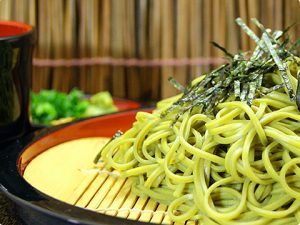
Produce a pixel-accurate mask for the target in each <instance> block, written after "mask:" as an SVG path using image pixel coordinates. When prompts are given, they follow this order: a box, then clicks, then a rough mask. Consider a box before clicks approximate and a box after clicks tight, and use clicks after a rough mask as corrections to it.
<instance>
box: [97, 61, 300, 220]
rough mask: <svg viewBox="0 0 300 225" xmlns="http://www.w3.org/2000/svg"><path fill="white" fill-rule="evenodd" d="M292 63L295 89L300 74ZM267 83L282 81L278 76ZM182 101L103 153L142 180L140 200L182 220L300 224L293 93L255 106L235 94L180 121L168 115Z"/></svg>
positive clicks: (150, 116)
mask: <svg viewBox="0 0 300 225" xmlns="http://www.w3.org/2000/svg"><path fill="white" fill-rule="evenodd" d="M296 61H297V62H299V58H297V60H296ZM286 63H287V65H288V68H287V70H288V71H289V74H290V75H291V76H290V78H289V79H290V82H291V84H292V87H294V89H295V87H297V82H298V81H297V78H296V77H297V74H298V73H299V71H300V68H299V66H298V65H297V63H295V62H294V61H293V62H292V63H289V61H287V62H286ZM266 77H268V82H272V84H273V85H276V84H281V83H282V77H281V75H280V72H279V71H278V70H274V71H273V72H271V73H269V74H266ZM195 82H197V81H195ZM195 82H194V83H195ZM261 89H264V83H263V84H262V87H261ZM294 91H295V90H294ZM179 98H180V95H179V96H175V97H173V98H169V99H166V100H163V101H161V102H159V103H158V104H157V108H156V109H155V110H154V111H153V113H146V112H139V113H137V115H136V122H135V123H134V124H133V126H132V128H131V129H129V130H128V131H127V132H125V133H124V134H123V135H122V136H121V137H118V138H115V139H114V140H112V141H111V142H109V143H108V144H107V145H106V146H105V147H104V149H102V152H101V160H102V161H103V162H104V163H105V167H106V168H107V169H108V170H117V171H119V172H120V174H121V176H123V177H129V178H130V179H134V185H133V187H132V190H133V191H134V193H136V194H137V195H139V196H149V197H150V198H151V199H153V200H156V201H158V202H160V203H163V204H166V205H168V215H169V216H170V218H171V220H172V221H175V222H177V221H179V222H184V221H188V220H192V221H198V222H199V224H205V225H212V224H222V225H226V224H228V225H234V224H238V225H246V224H247V225H260V224H272V225H275V224H278V225H279V224H285V225H288V224H299V223H300V168H299V167H298V165H300V113H299V110H298V108H297V105H296V103H295V102H294V101H291V100H290V98H289V95H288V93H287V90H286V88H281V89H278V90H276V91H273V92H271V93H269V94H266V95H264V96H262V97H259V98H255V99H254V100H253V102H252V104H251V106H250V105H248V104H247V103H245V102H242V101H238V100H235V99H234V97H232V96H231V97H230V98H228V100H227V101H225V102H223V103H220V104H218V105H217V106H216V108H215V110H214V113H213V114H212V115H206V114H203V113H201V110H199V109H198V108H197V107H194V108H192V109H191V110H188V111H186V112H185V113H184V114H183V115H182V116H180V117H179V119H178V120H175V118H176V116H177V114H178V111H177V110H174V111H171V112H170V113H168V114H167V115H166V116H164V117H162V116H161V114H162V112H164V111H165V110H166V109H168V108H169V107H170V106H171V105H172V103H173V102H175V101H176V100H177V99H179ZM229 99H230V100H229ZM174 121H176V123H175V124H173V123H174Z"/></svg>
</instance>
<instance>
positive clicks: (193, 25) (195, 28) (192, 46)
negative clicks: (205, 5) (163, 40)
mask: <svg viewBox="0 0 300 225" xmlns="http://www.w3.org/2000/svg"><path fill="white" fill-rule="evenodd" d="M200 27H201V1H199V0H191V1H190V35H189V46H188V48H189V50H190V57H191V58H196V57H198V56H199V55H201V41H202V29H199V28H200ZM199 75H201V66H192V67H191V70H190V79H193V78H195V77H196V76H199Z"/></svg>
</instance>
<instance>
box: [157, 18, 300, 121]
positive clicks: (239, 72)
mask: <svg viewBox="0 0 300 225" xmlns="http://www.w3.org/2000/svg"><path fill="white" fill-rule="evenodd" d="M236 22H237V24H238V25H239V26H240V27H241V28H242V30H244V31H245V32H246V33H247V34H248V35H249V36H250V38H251V39H253V40H254V41H255V42H256V44H257V46H256V48H255V50H254V51H253V53H252V55H250V57H249V53H248V52H240V53H238V54H235V55H233V54H231V53H229V52H228V51H227V50H226V49H225V48H223V47H222V46H220V45H219V44H217V43H215V42H213V45H214V46H215V47H217V48H219V49H220V50H222V51H223V52H224V53H225V55H226V56H228V58H229V60H230V62H229V63H227V64H224V65H222V66H220V67H219V68H217V69H215V70H214V71H212V72H210V73H207V74H205V77H204V78H203V79H202V80H201V81H199V82H197V83H196V84H194V85H192V86H189V87H187V88H183V87H181V86H179V85H178V84H177V83H173V84H175V86H177V89H179V90H181V91H182V92H183V95H182V97H181V98H179V99H178V100H177V101H176V102H174V103H173V104H172V105H171V106H170V107H169V108H168V109H167V110H165V111H164V112H162V113H161V117H162V118H163V117H165V116H167V115H168V114H170V113H175V119H174V122H173V125H174V124H175V123H176V122H177V120H178V119H179V118H180V117H181V116H182V115H183V114H184V113H185V112H187V111H189V110H198V111H200V112H202V113H205V114H207V115H209V114H212V113H213V112H214V109H215V106H216V105H217V104H219V103H220V102H224V101H226V100H227V99H228V98H229V97H230V99H233V100H240V101H245V102H246V103H247V104H248V105H251V104H252V102H253V100H254V99H255V98H256V97H259V96H263V95H266V94H268V93H270V92H272V91H275V90H278V89H281V88H283V87H285V88H286V90H288V94H289V97H290V99H291V101H295V100H296V103H297V105H298V107H299V109H300V88H299V85H300V84H298V88H297V91H296V90H295V91H294V90H293V89H292V85H291V83H290V81H289V79H288V76H287V72H286V71H287V69H288V68H287V64H286V60H289V61H290V60H294V61H295V62H296V61H297V60H296V59H295V55H294V52H295V50H296V49H297V47H298V46H299V45H300V41H299V40H297V41H296V42H295V43H291V41H290V39H289V38H288V37H286V33H287V31H288V30H289V29H290V27H288V28H287V29H285V30H284V31H280V30H276V31H274V32H271V30H270V29H266V28H265V27H264V26H263V25H262V24H261V23H260V22H259V21H258V20H257V19H253V20H252V22H253V23H254V24H255V25H256V26H258V27H259V29H260V30H261V31H262V37H261V38H259V37H258V36H257V35H256V34H255V33H254V32H253V31H252V30H251V29H250V28H249V27H248V26H247V25H246V24H245V23H244V22H243V20H242V19H241V18H237V19H236ZM276 71H279V72H280V75H281V77H282V80H283V83H282V84H276V83H274V82H273V83H272V82H271V83H270V81H268V79H267V78H266V76H265V75H266V74H268V73H272V72H275V73H276ZM298 76H300V74H299V73H298ZM171 81H172V80H171ZM172 82H174V81H172ZM298 82H299V78H298ZM294 92H296V96H295V95H294Z"/></svg>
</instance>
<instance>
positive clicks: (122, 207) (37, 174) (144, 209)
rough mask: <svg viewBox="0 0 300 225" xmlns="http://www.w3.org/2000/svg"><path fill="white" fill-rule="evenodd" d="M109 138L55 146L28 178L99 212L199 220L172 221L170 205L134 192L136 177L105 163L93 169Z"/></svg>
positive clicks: (159, 219) (29, 171)
mask: <svg viewBox="0 0 300 225" xmlns="http://www.w3.org/2000/svg"><path fill="white" fill-rule="evenodd" d="M106 141H107V139H103V138H84V139H77V140H73V141H69V142H65V143H63V144H60V145H57V146H54V147H52V148H50V149H49V150H47V151H45V152H44V153H42V154H41V155H39V156H37V157H36V158H34V159H33V160H32V161H31V163H30V164H29V165H28V166H27V168H26V170H25V173H24V178H25V179H26V180H27V181H28V182H29V183H30V184H31V185H33V186H34V187H35V188H37V189H38V190H40V191H42V192H44V193H46V194H47V195H50V196H52V197H54V198H56V199H59V200H61V201H64V202H67V203H69V204H72V205H75V206H77V207H82V208H85V209H88V210H93V211H95V212H99V213H104V214H107V215H111V216H117V217H122V218H127V219H131V220H139V221H144V222H151V223H156V224H173V225H183V224H186V225H196V224H197V223H196V222H195V221H186V223H172V222H171V220H170V218H169V217H168V215H167V213H166V210H167V206H165V205H162V204H159V203H157V202H155V201H153V200H151V199H149V198H147V197H138V196H137V195H135V194H134V193H132V192H131V190H130V189H131V186H132V180H130V179H125V178H120V177H118V176H116V174H115V173H114V172H113V173H109V172H106V171H105V170H103V167H99V168H98V169H97V170H95V169H92V168H93V165H92V161H93V158H94V157H95V155H97V153H98V151H99V149H100V148H101V146H102V145H104V144H105V143H106Z"/></svg>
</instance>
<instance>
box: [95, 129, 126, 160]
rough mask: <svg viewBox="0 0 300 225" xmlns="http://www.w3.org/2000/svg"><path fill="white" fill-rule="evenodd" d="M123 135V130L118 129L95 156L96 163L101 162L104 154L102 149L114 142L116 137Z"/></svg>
mask: <svg viewBox="0 0 300 225" xmlns="http://www.w3.org/2000/svg"><path fill="white" fill-rule="evenodd" d="M122 135H123V132H122V131H120V130H118V131H117V132H116V133H115V134H114V135H113V136H112V138H111V139H110V140H109V141H108V142H107V143H106V144H105V145H104V146H103V147H102V148H101V150H100V152H98V154H97V155H96V157H95V158H94V163H95V164H97V163H98V162H99V159H100V157H101V154H102V149H104V148H105V147H106V146H107V145H108V144H109V143H110V142H112V141H113V140H114V139H116V138H119V137H121V136H122Z"/></svg>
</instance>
